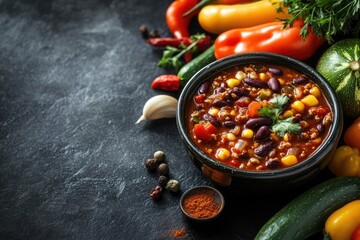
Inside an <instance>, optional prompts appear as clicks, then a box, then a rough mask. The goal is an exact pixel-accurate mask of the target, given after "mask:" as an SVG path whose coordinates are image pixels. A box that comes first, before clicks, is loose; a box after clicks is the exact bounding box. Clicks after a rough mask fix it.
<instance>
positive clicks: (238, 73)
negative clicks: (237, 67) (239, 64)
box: [235, 71, 246, 80]
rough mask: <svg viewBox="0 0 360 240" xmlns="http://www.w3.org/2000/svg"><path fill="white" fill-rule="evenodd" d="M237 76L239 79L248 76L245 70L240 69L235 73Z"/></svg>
mask: <svg viewBox="0 0 360 240" xmlns="http://www.w3.org/2000/svg"><path fill="white" fill-rule="evenodd" d="M235 78H236V79H239V80H243V79H244V78H246V73H244V72H243V71H238V72H237V73H236V75H235Z"/></svg>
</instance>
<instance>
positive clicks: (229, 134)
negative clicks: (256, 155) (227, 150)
mask: <svg viewBox="0 0 360 240" xmlns="http://www.w3.org/2000/svg"><path fill="white" fill-rule="evenodd" d="M226 139H227V140H229V141H235V140H236V137H235V135H234V134H232V133H227V134H226Z"/></svg>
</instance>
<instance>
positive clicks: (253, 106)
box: [248, 101, 262, 118]
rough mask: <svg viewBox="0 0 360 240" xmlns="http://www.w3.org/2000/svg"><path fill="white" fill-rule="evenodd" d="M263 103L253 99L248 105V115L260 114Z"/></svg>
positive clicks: (255, 115)
mask: <svg viewBox="0 0 360 240" xmlns="http://www.w3.org/2000/svg"><path fill="white" fill-rule="evenodd" d="M261 107H262V105H261V103H259V102H257V101H252V102H251V103H250V104H249V106H248V115H249V117H250V118H254V117H258V116H259V108H261Z"/></svg>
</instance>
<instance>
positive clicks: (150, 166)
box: [145, 158, 159, 170]
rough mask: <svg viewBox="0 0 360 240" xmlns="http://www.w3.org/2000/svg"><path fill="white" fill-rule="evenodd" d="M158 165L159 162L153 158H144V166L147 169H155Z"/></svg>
mask: <svg viewBox="0 0 360 240" xmlns="http://www.w3.org/2000/svg"><path fill="white" fill-rule="evenodd" d="M158 166H159V163H158V162H157V161H156V160H155V159H154V158H149V159H146V160H145V167H146V168H147V169H148V170H155V169H156V168H157V167H158Z"/></svg>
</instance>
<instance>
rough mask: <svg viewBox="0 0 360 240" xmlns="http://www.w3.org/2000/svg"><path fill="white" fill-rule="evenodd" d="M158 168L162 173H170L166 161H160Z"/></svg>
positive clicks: (165, 174) (166, 174)
mask: <svg viewBox="0 0 360 240" xmlns="http://www.w3.org/2000/svg"><path fill="white" fill-rule="evenodd" d="M157 170H158V172H159V173H160V174H161V175H164V176H168V175H169V166H168V165H167V164H166V163H160V165H159V166H158V168H157Z"/></svg>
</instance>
